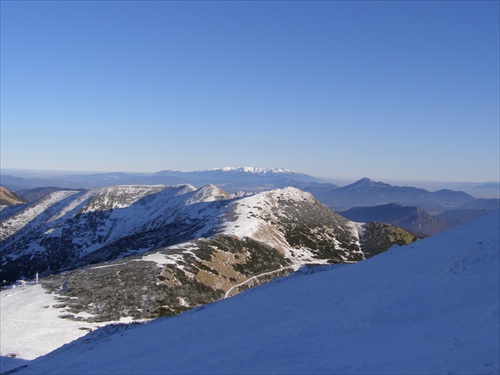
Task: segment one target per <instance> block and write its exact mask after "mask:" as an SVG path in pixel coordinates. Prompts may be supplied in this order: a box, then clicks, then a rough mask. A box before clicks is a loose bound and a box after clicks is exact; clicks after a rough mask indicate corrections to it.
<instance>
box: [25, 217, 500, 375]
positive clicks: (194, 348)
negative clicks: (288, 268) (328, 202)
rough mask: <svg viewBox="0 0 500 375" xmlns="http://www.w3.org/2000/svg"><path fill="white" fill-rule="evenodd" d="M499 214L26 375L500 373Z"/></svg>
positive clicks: (156, 326)
mask: <svg viewBox="0 0 500 375" xmlns="http://www.w3.org/2000/svg"><path fill="white" fill-rule="evenodd" d="M499 232H500V228H499V212H498V211H495V212H494V213H493V214H490V215H488V216H485V217H482V218H480V219H477V220H476V221H474V222H470V223H468V224H465V225H463V226H460V227H456V228H453V229H450V230H448V231H445V232H442V233H440V234H437V235H435V236H433V237H430V238H427V239H425V240H422V241H419V242H416V243H414V244H412V245H410V246H407V247H393V248H392V249H391V250H389V251H387V252H385V253H383V254H380V255H378V256H376V257H373V258H371V259H368V260H366V261H363V262H359V263H355V264H344V265H336V266H331V267H327V268H324V269H323V271H324V272H319V270H317V271H316V272H314V271H313V272H311V270H309V271H308V272H305V273H304V274H299V275H296V276H293V277H288V278H285V279H280V280H279V281H276V282H273V283H271V284H267V285H265V286H263V287H260V288H256V289H253V290H251V291H248V292H246V293H242V294H240V295H239V296H237V297H234V298H230V299H225V300H223V301H221V302H217V303H214V304H212V305H209V306H206V307H204V308H201V309H198V310H192V311H190V312H187V313H184V314H182V315H179V316H177V317H174V318H165V319H159V320H156V321H153V322H150V323H147V324H145V325H140V326H133V327H125V326H108V327H106V328H104V329H99V330H97V331H94V332H92V333H90V334H89V335H87V336H86V337H84V338H81V339H79V340H78V341H76V342H74V343H72V344H69V345H66V346H64V347H62V348H60V349H58V350H56V351H54V352H53V353H51V354H48V355H46V356H44V357H41V358H38V359H37V360H34V361H33V362H31V363H30V364H29V365H28V366H27V367H26V368H25V369H23V370H22V371H20V372H19V374H25V373H26V374H33V373H36V374H49V373H52V374H54V373H57V374H63V373H64V374H103V373H106V374H123V373H127V374H146V373H147V374H166V373H175V374H181V373H184V374H194V373H196V374H202V373H210V374H217V373H224V374H228V373H232V374H237V373H246V374H248V373H252V374H257V373H273V374H279V373H286V374H291V373H300V374H304V373H313V374H319V373H329V374H331V373H342V374H347V373H349V374H351V373H352V374H354V373H357V374H396V373H397V374H417V373H418V374H444V373H464V374H498V373H499V371H500V365H499V358H500V356H499V354H500V343H499V340H500V329H499V314H500V306H499V298H500V297H499V296H500V277H499V273H500V271H499V270H500V267H499V266H500V264H499Z"/></svg>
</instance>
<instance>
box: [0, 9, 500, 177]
mask: <svg viewBox="0 0 500 375" xmlns="http://www.w3.org/2000/svg"><path fill="white" fill-rule="evenodd" d="M499 13H500V12H499V2H498V1H470V2H468V1H457V2H455V1H394V2H391V1H371V2H364V1H355V2H350V1H331V2H328V1H318V2H311V1H307V2H306V1H303V2H301V1H293V2H286V1H276V2H263V1H255V2H252V1H249V2H243V1H234V2H230V1H221V2H174V1H151V2H147V1H141V2H134V1H123V2H122V1H105V2H100V1H88V2H87V1H33V2H30V1H21V2H18V1H5V0H2V1H1V167H2V168H27V169H51V170H54V169H61V170H87V171H100V170H102V171H138V172H140V171H158V170H162V169H176V170H183V171H189V170H198V169H205V168H214V167H222V166H244V165H250V166H262V167H286V168H291V169H295V170H299V171H301V172H304V173H308V174H312V175H315V176H326V177H353V178H358V177H363V176H368V177H371V178H374V179H377V180H384V179H386V180H387V179H414V180H419V179H420V180H439V181H476V182H479V181H488V180H498V179H499V173H500V172H499V147H500V146H499V139H500V138H499V111H500V110H499V82H500V78H499Z"/></svg>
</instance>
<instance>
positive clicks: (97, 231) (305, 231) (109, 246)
mask: <svg viewBox="0 0 500 375" xmlns="http://www.w3.org/2000/svg"><path fill="white" fill-rule="evenodd" d="M0 226H1V228H2V232H1V235H0V236H1V237H0V260H1V264H0V277H1V279H2V280H17V279H18V278H20V277H25V278H33V277H34V275H35V273H36V272H39V273H40V275H49V274H52V273H56V272H58V271H61V270H67V269H74V268H76V267H80V266H84V265H88V264H95V263H98V262H102V261H109V260H114V259H119V258H123V257H125V256H129V255H134V254H140V253H144V252H147V251H152V250H157V249H161V248H164V247H166V246H170V245H175V244H180V243H182V242H186V241H190V240H196V239H198V238H200V237H205V238H210V237H212V236H214V235H228V236H236V237H238V238H243V237H247V236H248V237H252V238H253V239H254V240H257V241H260V242H264V243H266V244H267V245H269V246H271V247H273V248H276V249H278V250H279V251H280V252H281V253H283V255H285V256H286V257H287V258H289V259H291V261H292V263H293V264H298V265H301V264H305V263H311V262H312V261H313V259H314V263H325V262H326V263H328V262H329V263H331V262H342V261H356V260H360V259H363V255H362V253H361V249H360V246H359V233H358V231H357V227H356V226H355V225H353V224H352V223H351V222H348V221H347V220H345V219H343V218H341V217H340V216H338V215H336V214H335V213H333V212H332V211H330V210H329V209H328V208H326V207H325V206H323V205H322V204H320V203H319V202H318V201H316V200H315V199H314V198H313V197H312V196H311V195H310V194H309V193H305V192H303V191H301V190H298V189H295V188H285V189H279V190H274V191H271V192H263V193H259V194H254V195H247V196H237V195H228V194H226V193H225V192H224V191H222V190H221V189H220V188H218V187H216V186H214V185H207V186H205V187H202V188H200V189H196V188H194V187H193V186H191V185H177V186H165V185H124V186H112V187H104V188H96V189H93V190H90V191H88V192H76V191H57V192H54V193H52V194H50V195H48V196H46V197H45V198H43V199H41V200H39V201H37V202H35V203H32V204H29V205H27V206H26V207H25V208H24V209H23V210H21V211H18V212H15V213H14V214H13V215H11V216H7V217H5V218H3V220H1V221H0ZM320 247H321V249H320ZM311 251H312V252H311ZM332 251H333V252H332ZM334 253H335V254H334Z"/></svg>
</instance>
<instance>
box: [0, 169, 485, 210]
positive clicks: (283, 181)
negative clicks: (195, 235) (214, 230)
mask: <svg viewBox="0 0 500 375" xmlns="http://www.w3.org/2000/svg"><path fill="white" fill-rule="evenodd" d="M128 184H140V185H157V184H161V185H178V184H192V185H195V186H205V185H208V184H214V185H217V186H218V187H220V188H222V189H224V190H225V191H227V192H228V193H236V192H238V191H244V192H251V193H255V192H260V191H267V190H273V189H280V188H284V187H288V186H291V187H296V188H299V189H301V190H304V191H308V192H310V193H312V194H313V195H314V196H315V197H316V198H317V199H318V200H320V201H321V202H322V203H324V204H326V205H327V206H329V207H330V208H332V209H334V210H336V211H344V210H346V209H348V208H351V207H360V206H361V207H362V206H377V205H383V204H388V203H397V204H400V205H403V206H417V207H422V208H424V209H425V210H427V211H429V212H431V213H432V214H437V213H440V212H444V211H447V210H450V209H455V208H458V207H460V206H462V205H463V204H465V203H467V202H470V201H473V200H474V199H475V198H474V197H473V196H472V195H470V194H467V193H464V192H463V191H455V190H450V189H441V190H437V191H435V192H430V191H428V190H425V189H421V188H416V187H410V186H393V185H390V184H387V183H384V182H376V181H374V180H372V179H369V178H362V179H360V180H359V181H356V182H354V183H352V184H349V185H347V186H338V185H335V184H332V183H325V182H323V181H322V180H320V179H318V178H315V177H313V176H309V175H306V174H303V173H300V172H296V171H292V170H289V169H285V168H276V169H270V168H256V167H239V168H233V167H225V168H217V169H211V170H201V171H194V172H180V171H172V170H165V171H160V172H157V173H143V174H134V173H95V174H65V175H63V174H61V175H58V176H52V177H50V178H48V177H46V178H40V177H36V178H33V177H15V176H12V175H6V174H3V175H2V185H3V186H5V187H6V188H8V189H9V190H11V191H13V192H16V193H18V195H21V196H22V194H25V193H26V192H27V191H28V190H31V189H34V188H41V187H44V188H46V187H58V188H63V189H92V188H95V187H103V186H112V185H128ZM469 185H470V184H469ZM469 185H467V186H469ZM488 185H491V184H488ZM474 186H475V188H477V189H479V188H480V187H481V186H482V185H481V184H476V185H474ZM490 188H491V186H490ZM27 199H29V200H32V199H33V194H32V197H31V198H28V197H27Z"/></svg>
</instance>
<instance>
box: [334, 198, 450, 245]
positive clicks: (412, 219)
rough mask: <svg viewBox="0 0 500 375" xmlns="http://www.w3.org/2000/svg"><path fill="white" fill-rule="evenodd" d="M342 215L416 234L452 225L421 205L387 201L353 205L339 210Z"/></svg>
mask: <svg viewBox="0 0 500 375" xmlns="http://www.w3.org/2000/svg"><path fill="white" fill-rule="evenodd" d="M339 214H340V215H342V216H343V217H345V218H347V219H349V220H352V221H356V222H361V223H369V222H372V221H378V222H382V223H389V224H393V225H396V226H398V227H401V228H404V229H406V230H409V231H411V232H412V233H414V234H416V235H418V236H421V237H422V236H426V235H432V234H435V233H438V232H442V231H443V230H445V229H448V228H450V227H452V226H453V224H452V223H451V222H449V221H448V220H446V219H444V218H440V217H435V216H432V215H431V214H430V213H429V212H428V211H426V210H424V209H423V208H421V207H409V206H402V205H400V204H397V203H388V204H384V205H380V206H372V207H353V208H351V209H349V210H347V211H342V212H339Z"/></svg>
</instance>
